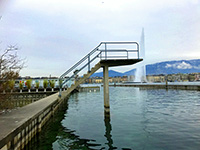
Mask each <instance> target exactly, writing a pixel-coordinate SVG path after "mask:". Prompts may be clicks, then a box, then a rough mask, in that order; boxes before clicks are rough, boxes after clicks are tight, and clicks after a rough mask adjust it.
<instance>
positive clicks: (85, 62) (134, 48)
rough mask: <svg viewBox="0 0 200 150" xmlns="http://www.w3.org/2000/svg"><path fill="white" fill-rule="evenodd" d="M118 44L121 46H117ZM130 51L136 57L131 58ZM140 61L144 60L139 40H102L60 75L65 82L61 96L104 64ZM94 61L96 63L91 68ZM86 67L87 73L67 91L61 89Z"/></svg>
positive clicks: (116, 64)
mask: <svg viewBox="0 0 200 150" xmlns="http://www.w3.org/2000/svg"><path fill="white" fill-rule="evenodd" d="M118 46H119V48H116V47H118ZM122 47H123V48H122ZM130 53H134V54H135V56H134V59H131V57H130ZM98 59H100V60H98ZM95 61H96V62H95ZM139 61H142V59H140V58H139V44H138V43H137V42H101V43H100V44H99V45H98V46H97V47H96V48H94V49H93V50H92V51H91V52H90V53H89V54H87V55H86V56H85V57H83V58H82V59H81V60H80V61H78V62H77V63H76V64H75V65H74V66H72V67H71V68H70V69H69V70H67V71H66V72H64V73H63V74H62V75H61V76H60V78H59V79H60V80H64V82H63V83H62V84H61V85H60V93H59V96H60V97H61V98H65V97H66V96H68V95H69V94H70V93H71V92H72V91H73V90H75V89H76V88H77V87H78V86H79V85H80V84H81V83H83V82H84V81H85V80H86V79H87V78H89V77H90V76H91V75H92V74H93V73H95V72H96V71H97V70H98V69H99V68H101V67H103V66H110V67H113V66H121V65H130V64H134V63H137V62H139ZM92 63H93V64H94V63H95V64H96V65H95V66H94V67H92V68H91V69H90V66H91V65H92ZM86 67H87V68H88V71H87V73H86V74H84V75H83V76H82V77H81V78H79V80H77V81H75V83H74V84H72V85H71V86H70V87H68V89H67V90H66V91H61V89H62V87H64V86H65V85H66V84H67V83H68V82H69V81H71V80H72V79H74V78H76V75H77V74H78V73H80V72H81V71H84V69H85V68H86ZM70 74H71V75H70Z"/></svg>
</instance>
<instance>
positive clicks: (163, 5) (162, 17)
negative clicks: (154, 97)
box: [0, 0, 200, 76]
mask: <svg viewBox="0 0 200 150" xmlns="http://www.w3.org/2000/svg"><path fill="white" fill-rule="evenodd" d="M0 15H2V18H1V20H0V41H1V44H0V49H5V48H6V46H7V45H10V44H13V45H15V44H17V45H18V47H19V48H20V51H19V55H20V57H22V58H26V59H27V68H25V69H23V70H22V71H21V75H22V76H27V75H30V76H49V75H50V74H51V75H52V76H59V75H61V74H62V73H63V72H64V71H65V70H67V69H68V68H69V67H70V66H72V65H73V64H74V63H76V62H77V61H78V60H80V59H81V58H82V57H83V56H84V55H86V54H87V53H88V52H90V51H91V50H92V49H93V48H94V47H96V46H97V45H98V44H99V43H100V42H101V41H138V42H139V41H140V36H141V31H142V28H143V27H144V30H145V48H146V57H145V61H146V62H147V63H155V62H161V61H168V60H182V59H200V28H199V27H200V0H151V1H149V0H71V1H70V0H17V1H9V2H6V0H0ZM132 68H134V65H133V66H128V67H120V68H113V69H114V70H116V71H122V72H123V71H127V70H130V69H132Z"/></svg>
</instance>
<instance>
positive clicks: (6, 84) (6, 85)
mask: <svg viewBox="0 0 200 150" xmlns="http://www.w3.org/2000/svg"><path fill="white" fill-rule="evenodd" d="M2 86H3V90H6V89H7V87H8V83H7V82H3V83H2Z"/></svg>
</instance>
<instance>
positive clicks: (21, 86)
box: [19, 81, 24, 89]
mask: <svg viewBox="0 0 200 150" xmlns="http://www.w3.org/2000/svg"><path fill="white" fill-rule="evenodd" d="M23 84H24V81H20V82H19V88H20V89H23Z"/></svg>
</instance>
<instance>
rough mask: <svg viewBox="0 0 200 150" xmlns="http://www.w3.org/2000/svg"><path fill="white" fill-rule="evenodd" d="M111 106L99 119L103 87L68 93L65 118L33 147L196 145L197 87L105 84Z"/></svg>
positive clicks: (143, 149) (191, 148)
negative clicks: (109, 85) (108, 89)
mask: <svg viewBox="0 0 200 150" xmlns="http://www.w3.org/2000/svg"><path fill="white" fill-rule="evenodd" d="M110 106H111V110H110V111H111V116H110V118H104V108H103V90H101V92H88V93H87V92H82V93H76V94H73V95H72V96H71V97H70V98H69V100H68V104H67V107H66V108H67V110H66V112H65V113H64V116H62V117H61V119H60V120H57V121H53V122H52V123H50V124H49V125H48V126H47V129H45V130H44V131H43V132H42V139H40V141H39V142H38V144H34V147H35V148H33V149H45V148H46V149H49V148H52V149H54V150H57V149H63V150H64V149H137V150H172V149H182V150H196V149H199V147H200V92H199V91H186V90H164V89H161V90H157V89H156V90H155V89H153V90H140V89H139V88H133V87H110ZM55 127H56V128H55ZM47 145H48V146H47Z"/></svg>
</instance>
